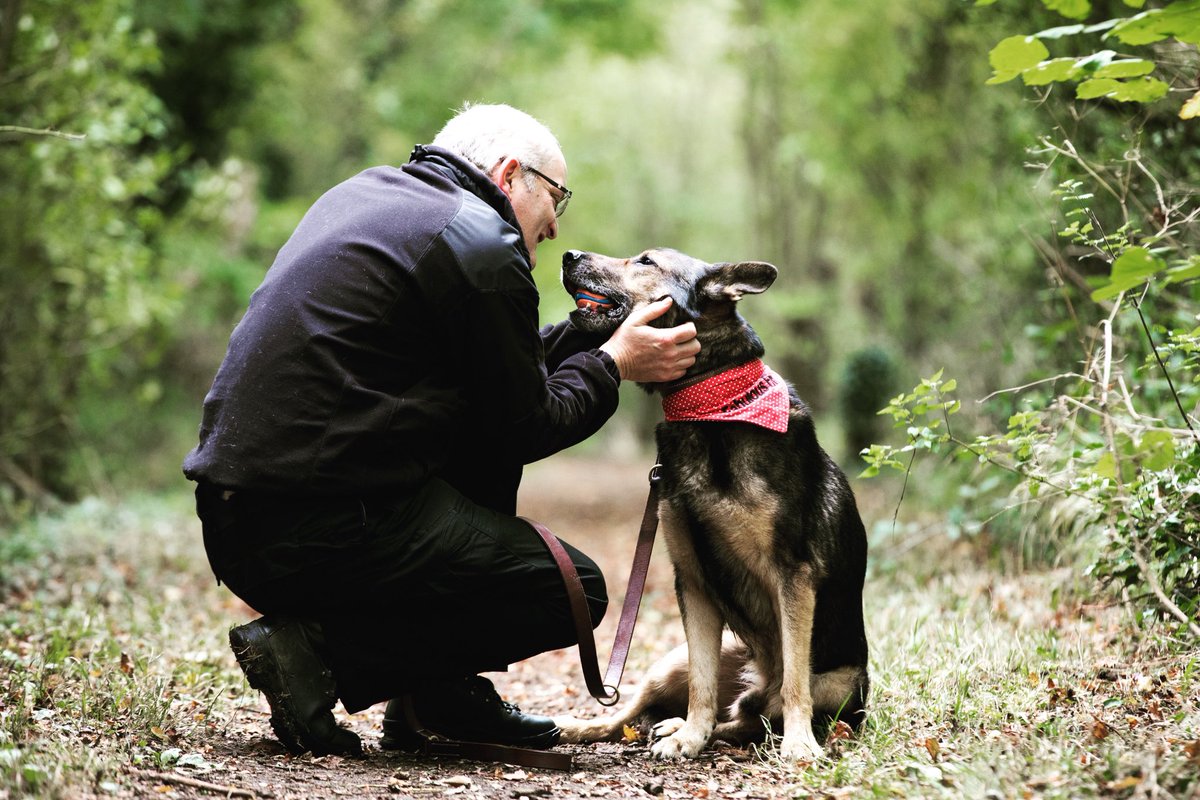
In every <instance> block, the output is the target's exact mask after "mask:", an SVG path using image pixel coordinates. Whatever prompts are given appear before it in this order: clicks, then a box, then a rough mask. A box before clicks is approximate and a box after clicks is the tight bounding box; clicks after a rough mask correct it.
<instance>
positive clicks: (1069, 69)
mask: <svg viewBox="0 0 1200 800" xmlns="http://www.w3.org/2000/svg"><path fill="white" fill-rule="evenodd" d="M1076 62H1077V59H1074V58H1052V59H1050V60H1049V61H1043V62H1042V63H1040V64H1038V65H1037V66H1036V67H1033V68H1032V69H1027V70H1025V71H1024V72H1022V73H1021V80H1023V81H1025V85H1026V86H1045V85H1046V84H1048V83H1058V82H1060V81H1067V80H1070V79H1071V78H1074V77H1075V76H1076V75H1077V74H1078V73H1079V68H1078V67H1077V66H1076Z"/></svg>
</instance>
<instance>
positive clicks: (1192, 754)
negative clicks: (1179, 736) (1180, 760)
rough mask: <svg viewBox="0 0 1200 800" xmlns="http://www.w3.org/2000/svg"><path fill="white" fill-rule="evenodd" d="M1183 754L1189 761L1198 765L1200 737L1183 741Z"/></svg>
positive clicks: (1199, 759)
mask: <svg viewBox="0 0 1200 800" xmlns="http://www.w3.org/2000/svg"><path fill="white" fill-rule="evenodd" d="M1183 754H1184V755H1185V756H1187V757H1188V761H1189V762H1191V763H1192V764H1195V765H1196V766H1200V739H1196V740H1193V741H1190V742H1184V743H1183Z"/></svg>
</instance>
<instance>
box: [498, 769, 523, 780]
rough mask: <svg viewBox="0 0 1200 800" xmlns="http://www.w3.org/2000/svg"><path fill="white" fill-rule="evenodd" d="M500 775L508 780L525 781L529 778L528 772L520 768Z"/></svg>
mask: <svg viewBox="0 0 1200 800" xmlns="http://www.w3.org/2000/svg"><path fill="white" fill-rule="evenodd" d="M500 777H502V778H504V780H506V781H523V780H525V779H526V778H528V777H529V775H528V774H526V772H525V770H523V769H519V770H517V771H516V772H506V773H504V774H503V775H501V776H500Z"/></svg>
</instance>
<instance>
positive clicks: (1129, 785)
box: [1104, 775, 1142, 792]
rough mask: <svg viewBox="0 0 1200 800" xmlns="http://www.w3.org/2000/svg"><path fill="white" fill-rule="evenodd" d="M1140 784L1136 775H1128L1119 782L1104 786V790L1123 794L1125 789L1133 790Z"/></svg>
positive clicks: (1139, 779)
mask: <svg viewBox="0 0 1200 800" xmlns="http://www.w3.org/2000/svg"><path fill="white" fill-rule="evenodd" d="M1141 783H1142V779H1141V778H1139V777H1138V776H1136V775H1130V776H1128V777H1126V778H1122V779H1121V780H1119V781H1112V782H1111V783H1106V784H1105V785H1104V788H1106V789H1108V790H1109V791H1110V792H1123V791H1125V790H1126V789H1133V788H1135V787H1137V786H1140V785H1141Z"/></svg>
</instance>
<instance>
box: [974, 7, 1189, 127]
mask: <svg viewBox="0 0 1200 800" xmlns="http://www.w3.org/2000/svg"><path fill="white" fill-rule="evenodd" d="M1042 4H1043V5H1044V6H1045V7H1046V8H1048V9H1050V10H1051V11H1056V12H1058V13H1059V14H1061V15H1062V16H1064V17H1067V18H1069V19H1077V20H1082V19H1086V18H1087V17H1088V16H1090V14H1091V13H1092V3H1091V2H1090V0H1042ZM1125 4H1126V5H1127V6H1129V7H1131V8H1141V7H1142V5H1143V4H1144V3H1143V2H1128V0H1127V2H1126V3H1125ZM977 5H984V4H983V3H977ZM988 5H990V3H989V4H988ZM1097 33H1098V34H1101V36H1100V38H1101V41H1104V42H1111V43H1112V44H1113V45H1114V46H1117V45H1127V46H1146V45H1152V44H1158V43H1160V42H1164V41H1165V40H1173V41H1175V42H1178V43H1181V44H1185V45H1186V44H1192V45H1194V44H1197V43H1200V2H1197V0H1176V2H1170V3H1167V4H1166V5H1165V6H1163V7H1162V8H1152V9H1149V10H1146V11H1142V12H1141V13H1138V14H1134V15H1131V16H1127V17H1116V18H1112V19H1108V20H1105V21H1103V22H1099V23H1096V24H1092V25H1087V24H1082V23H1080V24H1076V25H1060V26H1057V27H1053V28H1047V29H1046V30H1043V31H1040V32H1038V33H1035V34H1032V35H1018V36H1010V37H1007V38H1005V39H1004V40H1002V41H1001V42H1000V43H999V44H997V45H996V46H995V47H993V48H992V51H991V53H989V55H988V60H989V61H990V63H991V65H992V69H993V75H992V78H991V79H990V80H989V81H988V83H990V84H995V83H1004V82H1006V81H1010V80H1012V79H1013V78H1016V77H1018V76H1020V77H1021V79H1022V80H1023V81H1024V82H1025V84H1026V85H1028V86H1045V85H1048V84H1054V83H1075V84H1076V87H1075V97H1076V98H1078V99H1080V100H1095V99H1101V98H1107V99H1111V100H1115V101H1117V102H1123V103H1153V102H1155V101H1157V100H1161V99H1162V98H1164V97H1166V95H1167V93H1168V92H1169V91H1170V89H1171V82H1170V79H1168V80H1162V79H1161V78H1156V77H1152V76H1151V75H1150V73H1151V72H1154V71H1155V70H1156V69H1158V67H1159V64H1158V62H1157V61H1156V60H1155V59H1154V58H1153V57H1149V58H1122V57H1120V56H1119V55H1118V54H1117V52H1116V51H1114V50H1110V49H1104V50H1098V51H1096V52H1093V53H1090V54H1087V55H1082V56H1070V57H1058V58H1051V57H1050V51H1049V49H1047V47H1046V45H1045V44H1044V43H1043V41H1057V40H1060V39H1064V38H1068V37H1075V36H1079V35H1091V34H1097ZM1185 80H1186V79H1185ZM1197 98H1200V94H1197V95H1196V96H1195V97H1193V98H1192V100H1190V101H1188V102H1187V103H1185V104H1184V106H1183V108H1182V109H1181V110H1180V116H1181V117H1183V118H1185V119H1188V118H1190V117H1192V116H1194V115H1195V113H1196V111H1197V104H1200V99H1197Z"/></svg>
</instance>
